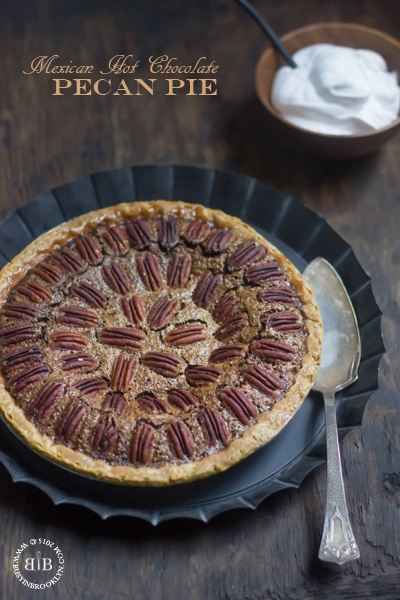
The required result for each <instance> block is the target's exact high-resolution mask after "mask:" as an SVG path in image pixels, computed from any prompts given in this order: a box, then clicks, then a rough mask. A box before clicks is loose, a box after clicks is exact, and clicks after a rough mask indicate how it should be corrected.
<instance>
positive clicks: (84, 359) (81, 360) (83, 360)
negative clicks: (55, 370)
mask: <svg viewBox="0 0 400 600" xmlns="http://www.w3.org/2000/svg"><path fill="white" fill-rule="evenodd" d="M98 366H99V361H98V360H97V358H95V357H94V356H92V355H91V354H86V353H85V352H71V353H69V354H63V355H62V356H61V369H62V370H63V371H83V372H84V373H90V372H91V371H95V370H96V369H97V367H98Z"/></svg>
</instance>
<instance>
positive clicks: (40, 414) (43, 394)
mask: <svg viewBox="0 0 400 600" xmlns="http://www.w3.org/2000/svg"><path fill="white" fill-rule="evenodd" d="M64 390H65V385H64V384H63V383H61V381H49V382H48V383H45V384H44V386H43V387H42V388H41V390H40V391H39V393H38V394H36V396H34V397H33V398H32V400H31V401H30V402H29V404H28V406H27V408H26V412H27V414H33V413H36V418H37V419H38V420H39V421H40V420H41V419H44V418H45V417H46V416H47V415H48V414H49V413H50V412H51V410H52V408H53V407H54V405H55V403H56V402H57V400H58V398H60V396H62V395H63V394H64Z"/></svg>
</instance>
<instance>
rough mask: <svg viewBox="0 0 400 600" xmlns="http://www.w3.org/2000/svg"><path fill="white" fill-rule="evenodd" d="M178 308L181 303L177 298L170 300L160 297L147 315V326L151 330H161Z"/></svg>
mask: <svg viewBox="0 0 400 600" xmlns="http://www.w3.org/2000/svg"><path fill="white" fill-rule="evenodd" d="M180 307H181V303H180V302H179V300H178V298H172V300H171V299H170V298H169V297H168V296H161V298H159V299H158V300H157V302H156V303H155V304H153V306H152V308H151V309H150V312H149V314H148V315H147V324H148V326H149V327H150V328H151V329H161V327H164V326H165V325H166V324H167V323H168V322H169V321H170V320H171V319H172V317H173V316H174V315H175V314H176V313H177V312H178V310H179V309H180Z"/></svg>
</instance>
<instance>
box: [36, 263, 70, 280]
mask: <svg viewBox="0 0 400 600" xmlns="http://www.w3.org/2000/svg"><path fill="white" fill-rule="evenodd" d="M31 273H33V274H34V275H36V277H39V278H40V279H41V280H42V281H45V282H46V283H53V284H55V283H60V281H61V280H62V278H63V275H62V273H61V271H59V270H58V269H57V267H55V266H54V265H50V264H49V263H41V264H40V265H38V266H37V267H34V268H33V269H32V270H31Z"/></svg>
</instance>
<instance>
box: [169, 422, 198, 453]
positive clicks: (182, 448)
mask: <svg viewBox="0 0 400 600" xmlns="http://www.w3.org/2000/svg"><path fill="white" fill-rule="evenodd" d="M167 434H168V437H169V441H170V445H171V450H172V452H173V453H174V454H175V456H176V457H177V458H179V459H180V460H183V459H184V458H185V456H187V457H188V458H191V457H192V456H193V454H194V437H193V434H192V432H191V431H190V429H189V427H188V426H187V425H186V423H184V422H183V421H172V422H171V423H170V424H169V426H168V427H167Z"/></svg>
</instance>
